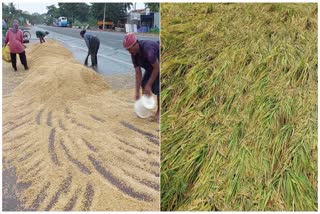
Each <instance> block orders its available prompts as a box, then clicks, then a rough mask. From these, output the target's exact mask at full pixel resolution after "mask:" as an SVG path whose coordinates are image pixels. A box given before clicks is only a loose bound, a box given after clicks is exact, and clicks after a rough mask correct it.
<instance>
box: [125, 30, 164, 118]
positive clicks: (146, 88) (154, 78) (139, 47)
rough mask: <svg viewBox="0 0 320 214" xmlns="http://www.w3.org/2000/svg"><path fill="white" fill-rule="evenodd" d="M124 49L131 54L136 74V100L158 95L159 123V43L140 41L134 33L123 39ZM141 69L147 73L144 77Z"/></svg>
mask: <svg viewBox="0 0 320 214" xmlns="http://www.w3.org/2000/svg"><path fill="white" fill-rule="evenodd" d="M123 47H124V48H125V49H127V50H128V52H129V53H130V54H131V59H132V63H133V66H134V68H135V72H136V92H135V99H136V100H138V99H139V98H140V88H142V93H143V94H145V95H147V96H152V93H153V94H155V95H157V106H158V107H157V113H156V115H155V119H156V120H157V121H159V110H160V106H159V103H160V100H159V99H160V97H159V95H160V80H159V64H160V62H159V41H151V40H138V39H137V37H136V35H135V34H134V33H128V34H127V35H126V36H125V37H124V39H123ZM141 68H144V70H145V73H144V75H143V77H142V72H141Z"/></svg>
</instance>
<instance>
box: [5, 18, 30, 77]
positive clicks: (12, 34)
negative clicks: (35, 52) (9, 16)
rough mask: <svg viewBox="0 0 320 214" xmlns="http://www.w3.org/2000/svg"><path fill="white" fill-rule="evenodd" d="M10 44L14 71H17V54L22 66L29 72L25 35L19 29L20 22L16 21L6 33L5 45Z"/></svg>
mask: <svg viewBox="0 0 320 214" xmlns="http://www.w3.org/2000/svg"><path fill="white" fill-rule="evenodd" d="M8 43H9V49H10V56H11V63H12V67H13V69H14V71H17V54H19V58H20V61H21V64H22V65H23V66H24V69H26V70H28V69H29V67H28V63H27V57H26V52H25V50H24V45H23V33H22V31H21V30H20V29H19V22H18V20H14V21H13V24H12V28H9V29H8V31H7V33H6V40H5V44H8Z"/></svg>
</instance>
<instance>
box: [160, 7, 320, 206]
mask: <svg viewBox="0 0 320 214" xmlns="http://www.w3.org/2000/svg"><path fill="white" fill-rule="evenodd" d="M161 29H162V30H161V50H162V51H161V59H162V65H161V88H162V91H161V101H162V117H161V124H162V126H161V156H162V158H161V160H162V165H161V208H162V210H317V175H318V171H317V4H229V3H228V4H162V5H161Z"/></svg>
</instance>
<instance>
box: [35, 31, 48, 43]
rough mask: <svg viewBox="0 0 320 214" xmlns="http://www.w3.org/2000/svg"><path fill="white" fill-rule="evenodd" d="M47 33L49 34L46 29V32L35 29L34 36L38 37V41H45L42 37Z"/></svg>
mask: <svg viewBox="0 0 320 214" xmlns="http://www.w3.org/2000/svg"><path fill="white" fill-rule="evenodd" d="M48 34H49V32H48V31H46V32H43V31H40V30H37V31H36V36H37V38H39V39H40V43H42V42H46V41H45V40H44V37H45V36H46V35H48Z"/></svg>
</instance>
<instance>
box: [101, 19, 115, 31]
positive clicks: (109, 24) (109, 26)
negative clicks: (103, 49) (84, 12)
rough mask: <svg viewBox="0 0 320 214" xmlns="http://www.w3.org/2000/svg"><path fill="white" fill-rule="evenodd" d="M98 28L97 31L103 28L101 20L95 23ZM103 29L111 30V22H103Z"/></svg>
mask: <svg viewBox="0 0 320 214" xmlns="http://www.w3.org/2000/svg"><path fill="white" fill-rule="evenodd" d="M97 24H98V26H99V29H102V28H103V21H102V20H99V21H98V22H97ZM104 25H105V26H104V27H105V28H106V29H112V27H113V26H114V24H113V22H112V21H104Z"/></svg>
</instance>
